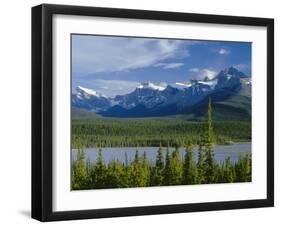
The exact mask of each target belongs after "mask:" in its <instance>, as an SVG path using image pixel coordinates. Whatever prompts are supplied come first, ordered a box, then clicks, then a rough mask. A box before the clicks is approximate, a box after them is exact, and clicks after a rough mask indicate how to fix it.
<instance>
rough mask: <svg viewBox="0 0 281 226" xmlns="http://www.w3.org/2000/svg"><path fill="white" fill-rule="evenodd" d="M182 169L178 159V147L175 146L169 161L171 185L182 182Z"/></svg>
mask: <svg viewBox="0 0 281 226" xmlns="http://www.w3.org/2000/svg"><path fill="white" fill-rule="evenodd" d="M182 178H183V170H182V161H181V159H180V153H179V147H178V146H177V147H176V149H175V150H174V152H173V153H172V158H171V162H170V183H171V185H179V184H181V183H182Z"/></svg>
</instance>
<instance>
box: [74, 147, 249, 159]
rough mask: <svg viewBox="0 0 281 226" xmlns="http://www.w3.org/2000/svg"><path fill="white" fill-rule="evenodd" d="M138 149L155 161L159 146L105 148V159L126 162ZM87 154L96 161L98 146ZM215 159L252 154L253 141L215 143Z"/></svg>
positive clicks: (234, 157)
mask: <svg viewBox="0 0 281 226" xmlns="http://www.w3.org/2000/svg"><path fill="white" fill-rule="evenodd" d="M136 149H138V152H139V156H142V155H143V153H144V152H146V156H147V159H148V160H149V161H153V162H155V160H156V155H157V151H158V149H159V148H158V147H139V148H136V147H121V148H119V147H114V148H103V149H102V150H103V152H102V154H103V159H104V162H105V163H108V162H109V161H111V160H113V159H116V160H119V161H120V162H123V163H124V162H125V153H127V157H128V162H129V163H130V162H132V161H133V160H134V156H135V152H136ZM172 151H174V148H170V153H171V152H172ZM84 152H85V156H86V158H87V159H88V160H89V161H90V162H95V161H96V160H97V158H98V148H86V149H84ZM163 154H164V157H165V155H166V148H165V147H163ZM184 154H185V148H180V156H181V158H183V157H184ZM214 154H215V160H216V161H217V162H218V163H220V162H222V161H224V160H225V159H226V158H227V157H230V159H231V160H232V161H233V162H236V161H237V160H238V158H239V156H244V155H246V154H251V143H236V144H233V145H215V146H214ZM76 155H77V150H75V149H73V150H72V160H73V161H74V160H75V159H76ZM197 157H198V148H197V147H194V158H195V161H197Z"/></svg>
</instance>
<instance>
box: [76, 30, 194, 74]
mask: <svg viewBox="0 0 281 226" xmlns="http://www.w3.org/2000/svg"><path fill="white" fill-rule="evenodd" d="M72 41H73V48H72V56H73V63H72V70H73V72H74V73H75V74H77V75H78V76H81V75H83V74H91V73H97V72H105V73H106V72H118V71H128V70H131V69H137V68H145V67H149V66H153V65H155V64H157V63H160V62H161V61H163V60H166V59H179V58H182V57H186V56H188V54H189V52H188V50H187V48H186V47H185V46H187V45H189V44H193V42H192V41H181V40H167V39H146V38H124V37H105V36H103V37H100V36H86V35H84V36H73V37H72ZM179 66H180V65H170V66H169V65H167V66H166V69H168V68H173V67H174V68H175V67H179Z"/></svg>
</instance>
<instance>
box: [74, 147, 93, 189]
mask: <svg viewBox="0 0 281 226" xmlns="http://www.w3.org/2000/svg"><path fill="white" fill-rule="evenodd" d="M71 174H72V175H71V187H72V189H73V190H81V189H87V188H88V186H89V184H90V177H89V173H88V167H87V163H86V160H85V153H84V151H83V150H78V151H77V157H76V161H75V162H74V163H73V164H72V172H71Z"/></svg>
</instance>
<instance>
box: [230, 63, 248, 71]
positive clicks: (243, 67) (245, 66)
mask: <svg viewBox="0 0 281 226" xmlns="http://www.w3.org/2000/svg"><path fill="white" fill-rule="evenodd" d="M233 67H235V68H236V69H238V70H239V71H243V70H246V69H248V68H249V65H248V64H236V65H234V66H233Z"/></svg>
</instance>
